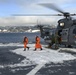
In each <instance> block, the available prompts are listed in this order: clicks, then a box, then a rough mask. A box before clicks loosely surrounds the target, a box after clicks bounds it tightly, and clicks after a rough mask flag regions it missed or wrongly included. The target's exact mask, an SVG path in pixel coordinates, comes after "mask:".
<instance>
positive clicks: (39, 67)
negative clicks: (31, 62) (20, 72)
mask: <svg viewBox="0 0 76 75" xmlns="http://www.w3.org/2000/svg"><path fill="white" fill-rule="evenodd" d="M44 65H45V64H44V63H43V64H38V65H37V66H36V67H35V68H34V69H33V70H31V71H30V72H29V73H28V74H26V75H35V74H36V73H37V72H38V71H39V70H40V69H41V68H42V67H43V66H44Z"/></svg>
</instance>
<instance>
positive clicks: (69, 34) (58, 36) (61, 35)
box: [38, 4, 76, 47]
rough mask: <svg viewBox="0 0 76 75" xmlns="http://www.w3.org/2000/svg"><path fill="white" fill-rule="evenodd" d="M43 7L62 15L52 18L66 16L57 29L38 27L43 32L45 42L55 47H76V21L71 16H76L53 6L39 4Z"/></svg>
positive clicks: (59, 21)
mask: <svg viewBox="0 0 76 75" xmlns="http://www.w3.org/2000/svg"><path fill="white" fill-rule="evenodd" d="M39 5H41V6H44V7H47V8H50V9H53V10H55V11H57V12H59V13H61V14H55V15H51V16H64V18H62V19H60V20H58V25H57V27H56V28H53V29H51V28H49V27H48V28H47V27H43V26H40V25H38V27H39V28H40V31H41V37H42V38H43V39H44V40H45V42H46V43H48V44H49V46H52V45H54V44H55V47H58V45H65V47H72V46H73V45H74V46H76V19H73V18H72V17H71V16H76V14H70V13H69V12H63V11H62V10H61V9H59V8H58V7H57V6H55V5H52V4H39Z"/></svg>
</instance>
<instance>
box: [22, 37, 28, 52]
mask: <svg viewBox="0 0 76 75" xmlns="http://www.w3.org/2000/svg"><path fill="white" fill-rule="evenodd" d="M23 43H24V51H25V50H26V48H28V49H29V47H28V46H27V44H28V38H27V37H24V41H23Z"/></svg>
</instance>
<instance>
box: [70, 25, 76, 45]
mask: <svg viewBox="0 0 76 75" xmlns="http://www.w3.org/2000/svg"><path fill="white" fill-rule="evenodd" d="M69 43H70V44H72V45H76V26H72V27H71V28H70V31H69Z"/></svg>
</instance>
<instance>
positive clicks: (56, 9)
mask: <svg viewBox="0 0 76 75" xmlns="http://www.w3.org/2000/svg"><path fill="white" fill-rule="evenodd" d="M38 5H41V6H44V7H47V8H50V9H53V10H55V11H58V12H60V13H62V14H64V12H63V11H62V10H61V9H59V8H58V7H57V6H56V5H54V4H52V3H41V4H38Z"/></svg>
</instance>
